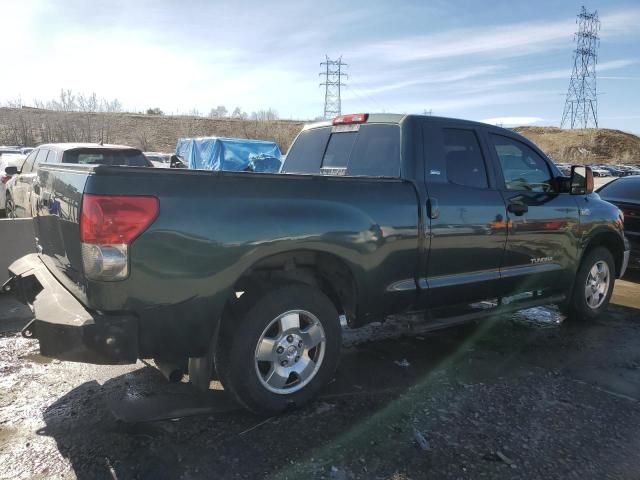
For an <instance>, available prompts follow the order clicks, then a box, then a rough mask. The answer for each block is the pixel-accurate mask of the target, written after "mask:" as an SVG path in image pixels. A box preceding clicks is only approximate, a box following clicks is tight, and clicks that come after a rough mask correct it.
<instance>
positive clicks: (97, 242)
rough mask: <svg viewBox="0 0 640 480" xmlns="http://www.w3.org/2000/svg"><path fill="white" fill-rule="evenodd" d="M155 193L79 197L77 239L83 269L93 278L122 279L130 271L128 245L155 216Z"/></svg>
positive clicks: (156, 212)
mask: <svg viewBox="0 0 640 480" xmlns="http://www.w3.org/2000/svg"><path fill="white" fill-rule="evenodd" d="M159 209H160V207H159V202H158V199H157V198H156V197H144V196H125V195H91V194H85V195H83V197H82V210H81V213H80V241H81V242H82V264H83V267H84V273H85V275H86V276H87V277H88V278H91V279H93V280H122V279H123V278H126V277H127V275H128V274H129V245H131V243H132V242H133V241H134V240H135V239H136V238H137V237H138V236H139V235H140V234H141V233H142V232H144V231H145V230H146V229H147V227H149V225H151V223H152V222H153V221H154V220H155V219H156V217H157V216H158V211H159Z"/></svg>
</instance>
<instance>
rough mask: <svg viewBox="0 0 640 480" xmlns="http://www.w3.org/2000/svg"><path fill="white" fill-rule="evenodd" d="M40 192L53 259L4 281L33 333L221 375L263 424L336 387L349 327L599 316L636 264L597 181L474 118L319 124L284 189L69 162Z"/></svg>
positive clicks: (307, 133)
mask: <svg viewBox="0 0 640 480" xmlns="http://www.w3.org/2000/svg"><path fill="white" fill-rule="evenodd" d="M38 177H39V179H38V184H39V187H40V188H39V191H38V198H37V199H36V201H35V205H36V206H37V217H36V218H35V222H36V225H37V227H36V231H37V233H36V235H37V244H38V249H39V253H38V254H34V255H29V256H27V257H23V258H21V259H20V260H18V261H16V262H15V263H14V264H13V265H12V266H11V267H10V272H11V275H12V278H11V280H9V282H8V283H7V284H5V286H4V290H5V291H9V290H10V291H12V292H14V293H15V294H16V295H17V296H18V297H19V298H20V299H21V300H22V301H24V302H25V303H28V304H29V305H31V306H32V308H33V310H34V314H35V319H34V320H33V322H32V323H30V324H29V325H28V326H27V327H26V328H25V330H24V332H23V334H24V335H25V336H28V337H32V338H36V339H38V340H39V342H40V349H41V352H42V354H43V355H47V356H50V357H56V358H60V359H63V360H71V361H80V362H91V363H103V364H115V363H133V362H135V361H136V360H137V359H139V358H154V359H155V360H156V363H158V364H159V365H160V366H161V367H162V366H164V368H165V369H167V368H169V369H172V368H174V369H176V370H177V369H180V368H185V369H186V368H187V367H186V365H187V363H188V371H189V375H190V379H191V381H192V383H194V384H195V385H197V386H199V387H201V388H207V387H208V385H209V380H210V378H211V376H212V375H214V374H217V376H218V378H219V379H220V380H221V382H222V384H223V386H224V388H225V389H226V390H227V391H229V392H231V394H232V395H233V396H234V397H235V398H236V399H237V400H239V401H240V403H242V404H243V405H245V406H246V407H247V408H249V409H251V410H253V411H256V412H261V413H273V412H279V411H282V410H283V409H285V408H287V407H290V406H296V405H301V404H303V403H304V402H306V401H308V400H309V399H311V398H312V397H313V396H314V395H315V394H316V393H317V392H318V390H319V389H320V388H321V387H322V386H323V385H324V384H325V383H327V382H328V381H329V380H330V379H331V377H332V375H333V374H334V371H335V368H336V366H337V364H338V357H339V353H340V346H341V330H342V328H345V327H358V326H360V325H363V324H365V323H367V322H370V321H373V320H381V319H384V317H385V316H386V315H388V314H391V313H398V312H406V311H424V312H426V315H425V319H427V321H430V322H432V325H433V328H441V327H443V326H447V325H452V324H455V323H459V322H463V321H468V320H472V319H477V318H480V317H481V316H486V315H487V314H495V313H498V312H505V311H509V310H513V309H520V308H525V307H530V306H534V305H540V304H547V303H558V304H560V305H561V307H562V308H563V311H565V312H566V313H567V314H568V315H569V316H570V317H572V318H580V319H589V318H593V317H596V316H597V315H598V314H599V313H601V312H602V310H603V309H605V308H606V306H607V304H608V302H609V298H610V296H611V292H612V289H613V284H614V281H615V278H616V277H619V276H621V275H622V274H623V272H624V270H625V268H626V265H627V262H628V255H629V253H628V244H627V242H626V240H625V238H624V235H623V216H622V215H621V213H620V211H619V210H618V208H616V207H615V206H613V205H611V204H610V203H607V202H604V201H602V200H601V199H600V198H599V196H598V195H597V194H595V193H592V190H593V186H592V176H591V175H590V171H589V170H588V169H587V168H584V167H574V169H573V170H572V175H571V177H563V176H561V173H560V172H559V171H558V170H557V168H556V167H555V166H554V165H553V163H552V162H551V161H549V159H548V158H547V157H546V156H545V155H544V154H543V153H542V152H541V151H540V150H539V149H538V148H536V146H535V145H533V144H532V143H531V142H529V141H528V140H526V139H525V138H523V137H521V136H519V135H517V134H516V133H514V132H511V131H509V130H504V129H501V128H497V127H493V126H490V125H484V124H480V123H474V122H468V121H462V120H453V119H445V118H437V117H424V116H415V115H390V114H381V115H373V114H372V115H367V114H358V115H345V116H341V117H337V118H336V119H334V120H333V122H323V123H318V124H313V125H309V126H307V127H305V129H304V130H303V131H302V132H301V133H300V134H299V136H298V137H297V139H296V141H295V142H294V144H293V146H292V147H291V149H290V151H289V153H288V155H287V159H286V162H285V164H284V167H283V172H282V173H280V174H255V173H227V172H209V171H193V170H169V169H148V168H136V167H113V166H81V165H77V164H76V165H65V164H57V165H42V166H41V168H40V169H39V172H38ZM486 300H488V301H490V302H492V303H490V304H491V305H494V308H490V309H486V308H482V309H478V308H477V304H478V302H483V301H486ZM486 304H487V302H483V306H486ZM179 376H181V375H179Z"/></svg>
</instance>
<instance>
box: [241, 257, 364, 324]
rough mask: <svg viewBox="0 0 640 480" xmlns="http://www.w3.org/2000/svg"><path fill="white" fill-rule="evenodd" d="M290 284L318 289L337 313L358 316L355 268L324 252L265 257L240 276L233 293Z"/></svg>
mask: <svg viewBox="0 0 640 480" xmlns="http://www.w3.org/2000/svg"><path fill="white" fill-rule="evenodd" d="M288 282H298V283H304V284H307V285H310V286H313V287H317V288H319V289H320V290H321V291H322V292H323V293H324V294H325V295H327V297H329V299H330V300H331V302H332V303H333V304H334V306H335V307H336V309H337V310H338V312H340V313H341V314H345V315H346V316H347V318H353V317H355V315H356V310H357V295H358V289H357V282H356V275H355V273H354V271H353V268H352V267H351V266H350V265H349V263H348V262H347V261H346V260H345V259H343V258H341V257H339V256H338V255H335V254H333V253H329V252H325V251H321V250H313V249H295V250H289V251H285V252H279V253H274V254H272V255H268V256H266V257H262V258H260V259H258V260H256V261H255V262H254V263H253V264H252V265H251V266H250V267H249V268H247V269H246V270H245V271H244V272H243V273H242V275H240V277H239V278H238V279H237V280H236V282H235V283H234V286H233V293H234V295H235V293H236V292H239V291H241V292H245V291H247V290H251V289H256V288H266V287H267V286H268V285H270V284H278V283H280V284H282V283H288ZM231 301H233V298H232V299H231Z"/></svg>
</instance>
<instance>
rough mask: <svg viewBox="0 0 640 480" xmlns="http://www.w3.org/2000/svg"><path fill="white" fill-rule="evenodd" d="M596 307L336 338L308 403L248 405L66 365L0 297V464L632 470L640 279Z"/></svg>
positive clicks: (473, 472) (158, 381) (57, 471)
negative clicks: (336, 348)
mask: <svg viewBox="0 0 640 480" xmlns="http://www.w3.org/2000/svg"><path fill="white" fill-rule="evenodd" d="M614 303H615V305H612V306H611V307H610V309H609V312H608V313H607V314H606V316H605V317H604V318H602V319H601V320H600V321H598V322H596V323H592V324H588V325H575V324H571V325H569V324H565V323H563V322H562V321H561V320H562V317H561V316H559V315H558V313H557V312H556V311H555V310H553V309H532V310H530V311H525V312H521V313H518V314H516V315H514V316H512V317H505V318H499V319H492V320H490V321H484V322H481V323H478V324H472V325H467V326H463V327H458V328H455V329H449V330H446V331H440V332H437V333H431V334H425V333H424V332H422V331H421V325H420V323H419V322H417V321H416V320H415V319H413V318H408V317H397V318H394V319H393V320H392V321H390V322H388V323H386V324H383V325H381V326H380V325H373V326H371V327H369V328H368V329H366V330H362V331H357V332H352V333H349V334H347V335H346V339H345V348H344V355H343V359H342V363H341V366H340V368H339V371H338V373H337V375H336V377H335V379H334V381H333V382H332V383H331V384H330V385H329V386H328V387H327V388H326V389H325V390H324V392H323V395H322V396H321V398H320V399H318V400H317V401H316V402H314V403H313V404H311V405H309V406H308V407H306V408H304V409H302V410H298V411H295V412H291V413H288V414H286V415H282V416H279V417H274V418H260V417H256V416H255V415H252V414H249V413H247V412H245V411H243V410H241V409H239V408H238V407H237V406H236V405H234V404H233V403H232V402H231V401H230V400H229V399H228V398H227V397H225V394H224V391H222V389H221V388H220V386H219V385H218V384H216V383H214V384H213V386H214V387H215V388H214V389H212V390H211V391H210V392H209V393H208V394H206V395H205V394H201V395H199V394H196V393H194V392H193V391H192V390H191V388H190V386H189V385H188V384H186V383H179V384H168V383H166V381H165V380H164V379H163V377H162V376H161V375H160V373H159V372H158V371H157V370H156V369H155V368H153V367H151V366H149V365H147V364H144V363H138V364H137V365H131V366H125V367H104V366H94V365H83V364H73V363H63V362H58V361H56V360H50V359H46V358H44V357H41V356H40V355H39V354H38V349H37V342H33V341H29V340H26V339H23V338H22V337H20V336H19V335H18V333H17V331H18V330H19V328H20V327H21V326H22V325H24V323H26V321H27V320H28V318H29V312H28V311H26V310H25V309H24V308H22V307H21V306H19V305H17V304H15V302H13V301H12V300H11V299H10V298H7V297H5V298H1V297H0V332H1V333H0V392H2V393H1V396H0V478H3V479H4V478H7V479H9V478H11V479H15V478H87V479H89V478H91V479H96V478H97V479H100V478H109V479H113V478H120V479H126V478H145V479H146V478H149V479H163V478H184V479H190V478H262V477H269V478H327V479H350V478H367V479H368V478H381V479H383V478H384V479H409V478H411V479H414V478H415V479H418V478H427V477H429V478H451V479H467V478H468V479H477V478H491V479H494V478H497V479H501V478H505V479H507V478H509V479H511V478H526V479H530V478H540V479H551V478H558V479H573V478H575V479H580V480H584V479H591V478H593V479H604V478H612V479H614V478H615V479H640V453H639V451H638V446H639V445H640V428H638V425H640V349H639V348H638V345H639V344H640V278H639V276H637V275H636V277H635V278H631V279H630V280H629V281H624V282H619V283H618V284H617V286H616V293H615V296H614Z"/></svg>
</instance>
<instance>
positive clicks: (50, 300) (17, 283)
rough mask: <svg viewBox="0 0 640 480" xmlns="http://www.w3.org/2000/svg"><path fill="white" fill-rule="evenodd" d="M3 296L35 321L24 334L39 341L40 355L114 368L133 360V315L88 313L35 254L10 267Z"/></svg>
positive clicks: (135, 351) (135, 346)
mask: <svg viewBox="0 0 640 480" xmlns="http://www.w3.org/2000/svg"><path fill="white" fill-rule="evenodd" d="M2 291H3V292H10V293H12V294H13V295H14V296H15V297H16V298H17V299H18V300H19V301H21V302H22V303H24V304H26V305H29V306H30V307H31V309H32V310H33V313H34V317H35V318H34V320H32V321H31V323H29V325H27V326H26V327H25V328H24V330H23V335H24V336H25V337H27V338H35V339H37V340H38V341H39V342H40V353H41V354H42V355H44V356H47V357H52V358H58V359H60V360H68V361H73V362H84V363H95V364H102V365H117V364H128V363H135V362H136V360H137V358H138V321H137V319H136V317H134V316H132V315H106V314H102V313H99V312H92V311H89V310H87V309H86V308H85V307H84V306H83V305H82V304H81V303H80V302H79V301H78V300H77V299H76V298H75V297H74V296H73V295H71V293H69V291H68V290H66V289H65V288H64V287H63V286H62V285H61V284H60V283H59V282H58V280H57V279H56V278H55V277H54V276H53V275H52V274H51V272H49V270H48V269H47V268H46V266H45V265H44V263H42V261H41V260H40V257H39V256H38V255H37V254H31V255H26V256H24V257H22V258H20V259H19V260H16V261H15V262H14V263H12V264H11V266H10V267H9V280H8V281H7V282H6V283H5V284H4V285H3V287H2Z"/></svg>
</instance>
